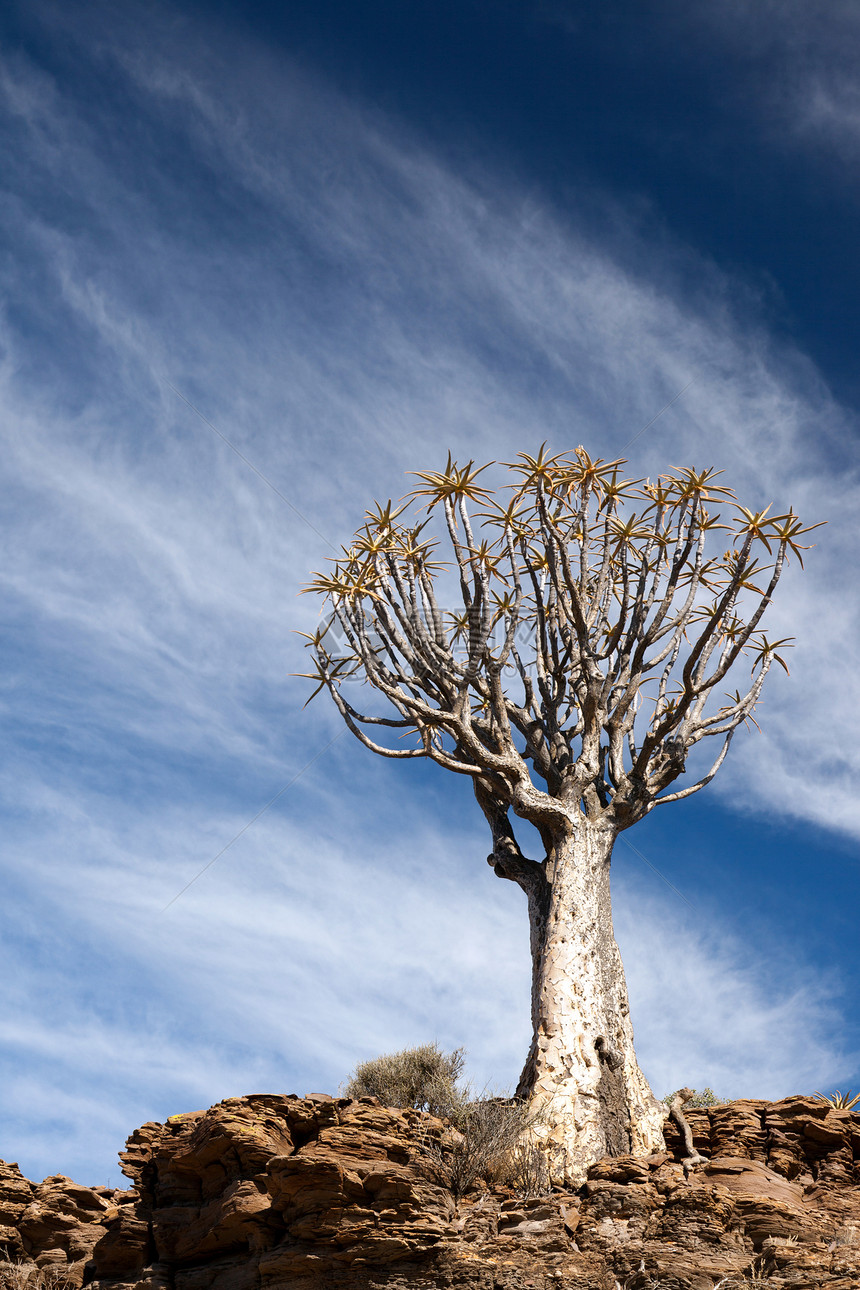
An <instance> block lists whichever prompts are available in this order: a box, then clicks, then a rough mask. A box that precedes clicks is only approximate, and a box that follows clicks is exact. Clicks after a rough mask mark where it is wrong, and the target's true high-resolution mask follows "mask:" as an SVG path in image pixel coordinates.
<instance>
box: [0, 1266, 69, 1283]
mask: <svg viewBox="0 0 860 1290" xmlns="http://www.w3.org/2000/svg"><path fill="white" fill-rule="evenodd" d="M70 1284H71V1283H70V1281H69V1275H68V1270H67V1268H65V1267H58V1266H57V1265H56V1264H49V1265H48V1267H45V1268H39V1267H37V1266H36V1264H35V1263H30V1262H29V1261H28V1260H25V1259H0V1290H66V1288H67V1287H69V1286H70Z"/></svg>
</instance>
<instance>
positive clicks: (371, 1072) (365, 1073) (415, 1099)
mask: <svg viewBox="0 0 860 1290" xmlns="http://www.w3.org/2000/svg"><path fill="white" fill-rule="evenodd" d="M465 1064H466V1053H465V1050H464V1049H462V1048H455V1049H454V1051H453V1052H450V1053H444V1052H442V1050H441V1049H440V1048H439V1046H438V1044H435V1043H433V1044H422V1045H421V1046H420V1047H419V1048H404V1049H403V1051H402V1052H399V1053H383V1055H382V1056H381V1057H373V1058H371V1059H370V1060H369V1061H366V1062H359V1064H358V1065H357V1066H356V1068H355V1070H354V1071H353V1073H352V1075H351V1076H350V1078H349V1079H348V1080H347V1082H346V1084H344V1086H343V1093H344V1095H345V1096H346V1097H378V1098H379V1100H380V1102H382V1104H383V1105H384V1106H400V1107H403V1106H411V1107H413V1108H414V1109H415V1110H416V1111H427V1112H429V1114H430V1115H438V1116H447V1117H451V1116H452V1112H455V1113H456V1110H457V1108H459V1107H460V1106H462V1104H463V1102H464V1099H465V1096H466V1094H465V1092H464V1091H463V1090H462V1089H461V1088H460V1086H459V1080H460V1078H461V1076H462V1074H463V1067H464V1066H465Z"/></svg>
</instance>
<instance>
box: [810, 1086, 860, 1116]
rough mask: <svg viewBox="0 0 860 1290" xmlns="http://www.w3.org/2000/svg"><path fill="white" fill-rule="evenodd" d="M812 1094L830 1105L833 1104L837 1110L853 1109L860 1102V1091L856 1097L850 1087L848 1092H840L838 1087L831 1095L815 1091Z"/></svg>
mask: <svg viewBox="0 0 860 1290" xmlns="http://www.w3.org/2000/svg"><path fill="white" fill-rule="evenodd" d="M812 1096H813V1097H815V1098H817V1099H818V1101H819V1102H826V1104H827V1105H828V1106H832V1107H833V1108H834V1110H836V1111H853V1109H854V1107H855V1106H857V1104H858V1103H860V1093H858V1094H857V1096H856V1097H852V1096H851V1089H850V1088H849V1090H848V1092H847V1093H840V1091H839V1089H837V1090H836V1092H835V1093H831V1095H830V1096H829V1097H827V1096H826V1095H825V1094H824V1093H813V1094H812Z"/></svg>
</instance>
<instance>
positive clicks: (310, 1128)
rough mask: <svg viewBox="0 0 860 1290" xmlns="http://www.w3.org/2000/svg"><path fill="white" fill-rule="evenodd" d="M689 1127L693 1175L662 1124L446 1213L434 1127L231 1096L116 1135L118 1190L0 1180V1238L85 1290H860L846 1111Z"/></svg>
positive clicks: (852, 1127) (855, 1137)
mask: <svg viewBox="0 0 860 1290" xmlns="http://www.w3.org/2000/svg"><path fill="white" fill-rule="evenodd" d="M687 1116H688V1119H689V1121H690V1124H691V1128H692V1130H693V1136H694V1141H695V1145H696V1147H697V1149H698V1150H699V1151H700V1153H701V1154H702V1155H703V1156H707V1157H709V1159H708V1161H707V1162H706V1163H705V1164H701V1165H697V1166H696V1167H695V1168H694V1169H693V1170H692V1171H691V1172H690V1174H689V1177H685V1173H684V1169H683V1167H682V1164H681V1163H680V1158H681V1156H682V1155H683V1144H682V1143H681V1141H680V1137H679V1135H677V1131H676V1130H675V1129H674V1126H673V1125H672V1124H671V1123H669V1124H667V1128H666V1137H667V1148H668V1149H667V1151H665V1152H661V1153H659V1154H657V1155H653V1156H650V1157H634V1156H618V1157H614V1158H607V1159H604V1160H602V1161H600V1162H599V1163H598V1164H597V1165H595V1166H594V1167H593V1168H592V1169H591V1170H590V1172H589V1178H588V1181H587V1183H586V1184H585V1186H584V1187H582V1188H580V1189H579V1190H578V1191H576V1192H558V1191H555V1192H553V1193H551V1194H549V1195H547V1196H539V1197H526V1198H523V1197H521V1196H517V1195H515V1194H514V1193H513V1192H512V1191H511V1189H510V1188H508V1189H505V1188H493V1187H491V1186H489V1185H479V1186H478V1187H477V1188H476V1189H475V1190H474V1191H473V1193H472V1194H470V1195H467V1196H466V1197H461V1198H460V1199H459V1200H455V1198H454V1196H453V1195H452V1194H451V1192H450V1191H449V1190H448V1189H447V1187H446V1186H445V1170H444V1167H442V1168H440V1160H441V1161H442V1162H443V1163H444V1158H445V1151H446V1149H447V1148H446V1145H445V1143H446V1136H445V1134H446V1130H445V1127H444V1126H443V1124H442V1123H441V1122H440V1121H438V1120H434V1119H433V1118H432V1117H429V1116H425V1115H421V1114H419V1113H417V1112H414V1111H409V1110H406V1111H398V1110H393V1109H390V1108H386V1107H382V1106H380V1105H379V1104H378V1102H376V1100H375V1099H372V1098H364V1099H361V1100H360V1101H358V1102H355V1101H349V1100H347V1099H343V1098H341V1099H336V1098H329V1097H308V1098H298V1097H278V1096H252V1097H244V1098H232V1099H229V1100H228V1101H225V1102H221V1103H219V1104H218V1105H217V1106H214V1107H211V1108H210V1109H209V1110H208V1111H195V1112H192V1113H190V1114H187V1115H179V1116H172V1117H171V1118H170V1119H169V1120H168V1121H167V1123H166V1124H155V1123H153V1124H145V1125H144V1126H143V1127H142V1128H141V1129H138V1130H137V1131H136V1132H135V1133H133V1134H132V1136H131V1138H130V1139H129V1141H128V1144H127V1148H126V1151H125V1152H124V1153H123V1154H122V1155H121V1162H122V1167H123V1170H124V1172H125V1173H126V1174H127V1176H128V1177H129V1178H130V1179H131V1180H132V1183H133V1186H132V1188H131V1189H130V1190H129V1191H126V1192H119V1191H112V1190H110V1189H107V1188H88V1187H80V1186H77V1185H76V1184H74V1183H73V1182H71V1180H69V1179H68V1178H63V1177H54V1178H48V1179H45V1181H44V1182H43V1183H40V1184H38V1185H37V1184H34V1183H31V1182H28V1181H27V1180H26V1179H25V1178H24V1177H23V1176H22V1175H21V1174H20V1172H19V1171H18V1169H17V1166H15V1165H6V1166H2V1167H0V1245H3V1246H5V1247H6V1249H7V1251H8V1256H9V1259H10V1260H11V1261H12V1262H13V1263H17V1264H19V1265H21V1267H23V1268H24V1270H26V1267H28V1266H29V1267H33V1272H34V1275H33V1277H32V1280H34V1281H38V1280H39V1279H40V1278H41V1284H42V1285H46V1284H47V1280H50V1281H51V1282H52V1284H56V1285H67V1286H69V1287H71V1288H75V1287H80V1286H84V1285H87V1286H90V1285H91V1286H93V1287H94V1290H161V1288H162V1287H164V1288H165V1290H167V1288H168V1287H169V1288H170V1290H210V1288H211V1290H258V1288H259V1290H279V1288H280V1287H296V1290H312V1288H313V1287H317V1286H332V1287H344V1288H350V1290H351V1288H352V1287H355V1290H359V1288H360V1290H371V1288H373V1287H380V1288H381V1287H386V1290H400V1288H402V1290H406V1287H410V1288H411V1287H415V1288H416V1290H417V1288H419V1287H420V1290H431V1287H440V1288H441V1287H445V1288H446V1290H448V1288H452V1290H453V1288H455V1287H463V1288H464V1290H465V1288H466V1287H474V1290H520V1288H521V1287H522V1288H523V1290H525V1287H530V1288H534V1290H543V1288H547V1290H548V1288H549V1287H557V1288H558V1290H586V1288H587V1290H618V1287H624V1288H625V1290H646V1288H647V1290H652V1288H653V1287H657V1286H659V1287H662V1288H663V1290H713V1287H714V1286H716V1285H717V1284H718V1283H720V1282H722V1283H723V1285H724V1287H726V1290H728V1287H729V1286H731V1285H732V1280H731V1279H732V1278H734V1279H735V1281H734V1284H736V1285H742V1284H744V1282H743V1280H742V1279H739V1278H743V1277H744V1276H747V1277H749V1276H751V1275H752V1274H753V1273H754V1274H755V1275H757V1276H759V1277H760V1278H764V1284H766V1285H770V1286H773V1287H774V1288H775V1290H776V1288H777V1287H786V1288H788V1287H791V1290H813V1287H815V1288H816V1290H818V1287H825V1286H826V1287H828V1288H829V1290H858V1287H860V1163H858V1161H860V1120H858V1118H857V1117H856V1116H854V1115H852V1114H851V1113H849V1112H847V1111H836V1110H833V1109H832V1108H829V1107H827V1106H826V1105H824V1104H822V1103H820V1102H816V1101H814V1100H811V1099H808V1098H799V1097H796V1098H787V1099H785V1100H784V1101H782V1102H773V1103H769V1102H763V1101H762V1102H760V1101H743V1102H733V1103H731V1104H729V1105H727V1106H723V1107H714V1108H709V1109H707V1110H701V1109H699V1110H692V1111H688V1112H687ZM36 1269H38V1271H36ZM727 1279H728V1280H727ZM759 1283H760V1282H756V1284H759Z"/></svg>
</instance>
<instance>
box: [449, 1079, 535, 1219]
mask: <svg viewBox="0 0 860 1290" xmlns="http://www.w3.org/2000/svg"><path fill="white" fill-rule="evenodd" d="M447 1118H449V1119H450V1120H451V1122H452V1124H453V1125H454V1128H455V1131H456V1132H455V1134H450V1135H444V1134H443V1135H442V1137H441V1138H440V1139H431V1140H428V1141H427V1142H426V1143H425V1147H426V1151H427V1155H428V1156H429V1159H430V1161H431V1165H432V1170H433V1173H434V1175H435V1177H436V1178H437V1180H438V1181H439V1182H440V1183H442V1185H443V1186H445V1187H447V1188H448V1189H449V1191H450V1192H451V1193H452V1195H453V1196H454V1198H455V1199H459V1198H460V1197H461V1196H463V1195H465V1194H466V1192H468V1191H470V1190H471V1189H472V1188H473V1187H474V1186H475V1184H476V1183H477V1182H479V1181H480V1180H482V1179H483V1180H485V1181H487V1182H493V1183H497V1184H500V1185H508V1186H514V1187H515V1188H518V1189H519V1188H520V1187H526V1188H531V1186H532V1185H533V1184H534V1185H538V1186H543V1179H544V1175H546V1163H545V1162H543V1157H542V1155H541V1161H542V1162H543V1171H544V1173H543V1174H540V1173H539V1169H540V1166H539V1165H538V1163H537V1160H536V1157H535V1155H534V1154H533V1151H534V1152H537V1153H540V1148H539V1147H538V1146H537V1145H536V1144H527V1143H524V1142H523V1137H524V1135H525V1134H526V1132H527V1131H528V1130H529V1129H530V1128H532V1126H533V1125H534V1123H535V1116H534V1114H533V1113H532V1112H530V1111H529V1109H528V1107H527V1106H526V1104H525V1103H524V1102H518V1101H515V1100H511V1099H509V1098H502V1097H490V1098H485V1099H482V1100H479V1101H470V1102H463V1103H461V1104H460V1105H459V1106H458V1107H454V1108H451V1110H450V1111H449V1112H448V1117H447ZM532 1148H533V1151H532ZM538 1179H540V1182H539V1183H538V1182H537V1180H538ZM547 1185H548V1176H547ZM545 1189H546V1188H545V1187H544V1190H545Z"/></svg>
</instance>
